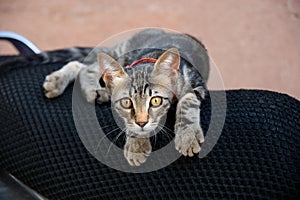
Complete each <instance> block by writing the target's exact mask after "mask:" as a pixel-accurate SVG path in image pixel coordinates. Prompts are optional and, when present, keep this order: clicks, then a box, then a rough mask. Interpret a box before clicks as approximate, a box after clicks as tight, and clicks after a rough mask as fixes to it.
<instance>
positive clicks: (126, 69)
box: [43, 29, 209, 166]
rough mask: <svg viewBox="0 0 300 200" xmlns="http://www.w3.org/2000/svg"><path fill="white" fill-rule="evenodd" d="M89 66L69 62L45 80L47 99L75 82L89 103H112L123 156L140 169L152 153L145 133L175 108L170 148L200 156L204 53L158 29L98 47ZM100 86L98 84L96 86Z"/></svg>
mask: <svg viewBox="0 0 300 200" xmlns="http://www.w3.org/2000/svg"><path fill="white" fill-rule="evenodd" d="M93 54H94V56H93V58H92V59H90V60H89V61H84V62H78V61H72V62H69V63H68V64H66V65H65V66H63V67H62V68H61V69H60V70H58V71H55V72H53V73H51V74H50V75H48V76H47V77H46V78H45V82H44V84H43V87H44V89H45V95H46V97H48V98H54V97H57V96H59V95H61V94H62V93H63V91H64V90H65V88H66V87H67V85H68V84H69V83H70V82H72V81H74V79H75V78H76V77H77V76H78V78H79V81H80V86H81V90H82V94H83V95H84V97H85V99H86V100H87V101H88V102H91V103H93V102H95V101H96V102H97V103H100V104H101V103H103V102H107V101H109V99H110V100H111V102H112V105H113V107H114V109H115V110H116V111H117V113H118V114H119V116H120V117H121V118H122V119H123V120H124V122H125V125H126V143H125V146H124V155H125V158H126V159H127V161H128V163H129V164H130V165H132V166H139V165H141V164H142V163H144V162H145V161H146V158H147V156H148V155H149V154H150V153H151V149H152V147H151V144H150V139H149V136H150V133H151V132H153V131H154V130H155V129H156V128H157V127H158V126H159V123H160V120H161V119H162V117H163V116H166V113H167V112H168V109H169V108H170V106H171V104H174V103H177V107H176V122H175V129H174V130H175V147H176V149H177V150H178V151H179V152H180V153H182V154H183V155H184V156H193V155H194V154H196V153H198V152H199V151H200V144H201V143H203V142H204V136H203V132H202V129H201V127H200V104H201V101H202V100H203V99H204V97H205V93H206V81H207V78H208V74H209V62H208V60H209V59H208V55H207V52H206V49H205V47H204V46H203V45H202V44H201V43H200V42H199V41H198V40H196V39H195V38H194V37H192V36H189V35H186V34H177V33H169V32H166V31H163V30H160V29H147V30H144V31H141V32H139V33H137V34H135V35H134V36H132V37H131V38H130V39H128V40H126V41H124V42H122V43H120V44H118V45H116V46H114V47H113V48H106V47H101V48H98V49H97V50H96V51H94V52H93ZM101 83H103V84H101Z"/></svg>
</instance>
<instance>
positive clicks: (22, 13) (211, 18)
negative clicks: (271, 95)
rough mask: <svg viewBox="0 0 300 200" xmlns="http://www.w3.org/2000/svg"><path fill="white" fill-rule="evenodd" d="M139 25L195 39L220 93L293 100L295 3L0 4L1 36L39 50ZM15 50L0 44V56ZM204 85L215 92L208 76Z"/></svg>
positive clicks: (297, 64) (96, 0)
mask: <svg viewBox="0 0 300 200" xmlns="http://www.w3.org/2000/svg"><path fill="white" fill-rule="evenodd" d="M141 27H162V28H169V29H173V30H176V31H180V32H185V33H189V34H191V35H194V36H195V37H197V38H198V39H200V40H201V41H202V42H203V43H204V44H205V46H206V47H207V49H208V51H209V54H210V56H211V58H212V60H213V61H214V63H215V64H216V66H217V69H218V70H219V72H220V75H221V77H222V79H223V82H224V85H225V88H226V89H239V88H251V89H268V90H273V91H278V92H282V93H287V94H289V95H291V96H293V97H296V98H298V99H300V89H299V86H300V84H299V77H300V1H299V0H264V1H261V0H251V1H250V0H226V1H220V0H211V1H206V0H189V1H172V0H165V1H160V0H152V1H146V0H128V1H117V0H111V1H104V0H88V1H79V0H73V1H69V0H64V1H63V0H52V1H47V0H39V1H36V0H22V1H20V0H9V1H8V0H0V30H6V31H13V32H16V33H19V34H21V35H23V36H25V37H27V38H28V39H30V40H31V41H32V42H33V43H35V44H36V45H37V46H38V47H39V48H40V49H41V50H43V51H45V50H54V49H60V48H65V47H73V46H83V47H87V46H88V47H90V46H96V45H98V44H99V43H100V42H102V41H103V40H104V39H106V38H108V37H110V36H112V35H115V34H118V33H121V32H123V31H127V30H131V29H134V28H141ZM15 52H16V51H15V50H14V49H13V48H12V47H11V46H10V45H9V44H8V43H5V42H3V41H0V54H2V55H3V54H12V53H15ZM213 73H214V74H215V73H216V72H215V71H213ZM209 84H210V87H211V88H213V89H214V88H219V87H217V86H214V80H213V78H212V79H211V80H210V82H209Z"/></svg>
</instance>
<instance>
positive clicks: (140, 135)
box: [127, 131, 151, 138]
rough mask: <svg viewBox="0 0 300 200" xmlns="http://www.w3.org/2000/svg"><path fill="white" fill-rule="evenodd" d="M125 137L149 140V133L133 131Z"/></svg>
mask: <svg viewBox="0 0 300 200" xmlns="http://www.w3.org/2000/svg"><path fill="white" fill-rule="evenodd" d="M127 136H128V137H132V138H150V137H151V131H134V132H130V133H129V134H127Z"/></svg>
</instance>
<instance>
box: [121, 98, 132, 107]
mask: <svg viewBox="0 0 300 200" xmlns="http://www.w3.org/2000/svg"><path fill="white" fill-rule="evenodd" d="M120 104H121V106H122V107H123V108H126V109H129V108H131V107H132V102H131V100H130V99H129V98H124V99H121V101H120Z"/></svg>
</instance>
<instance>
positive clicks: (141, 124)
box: [135, 122, 148, 128]
mask: <svg viewBox="0 0 300 200" xmlns="http://www.w3.org/2000/svg"><path fill="white" fill-rule="evenodd" d="M135 123H136V124H137V125H139V126H140V127H142V128H143V127H144V126H145V125H146V124H147V123H148V122H135Z"/></svg>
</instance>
